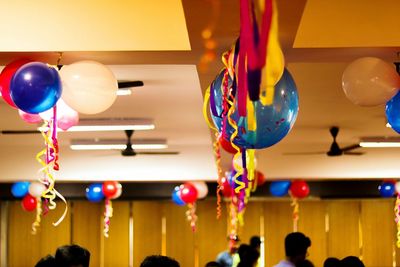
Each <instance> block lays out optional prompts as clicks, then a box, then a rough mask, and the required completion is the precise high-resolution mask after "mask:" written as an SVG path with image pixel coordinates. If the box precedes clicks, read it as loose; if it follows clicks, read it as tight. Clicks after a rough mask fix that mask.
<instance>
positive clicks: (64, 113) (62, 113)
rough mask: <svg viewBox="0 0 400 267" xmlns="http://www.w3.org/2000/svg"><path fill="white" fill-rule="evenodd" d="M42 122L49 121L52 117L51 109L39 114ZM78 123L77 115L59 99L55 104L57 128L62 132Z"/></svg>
mask: <svg viewBox="0 0 400 267" xmlns="http://www.w3.org/2000/svg"><path fill="white" fill-rule="evenodd" d="M39 115H40V117H42V119H43V120H46V121H49V120H51V119H52V118H53V116H54V111H53V109H49V110H47V111H45V112H42V113H40V114H39ZM78 123H79V114H78V112H76V111H75V110H73V109H72V108H70V107H69V106H68V105H67V104H65V102H64V101H63V100H62V99H60V100H58V102H57V127H58V128H60V129H61V130H63V131H67V130H68V129H69V128H71V127H72V126H75V125H77V124H78Z"/></svg>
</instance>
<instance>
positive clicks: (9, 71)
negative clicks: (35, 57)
mask: <svg viewBox="0 0 400 267" xmlns="http://www.w3.org/2000/svg"><path fill="white" fill-rule="evenodd" d="M29 62H31V60H28V59H19V60H16V61H13V62H11V63H10V64H8V65H7V66H6V67H5V68H4V69H3V71H2V72H1V73H0V92H1V97H2V98H3V99H4V101H6V102H7V104H9V105H10V106H11V107H13V108H16V106H15V104H14V101H13V100H12V99H11V96H10V82H11V79H12V77H13V75H14V74H15V72H17V70H18V69H19V68H20V67H22V66H23V65H25V64H26V63H29Z"/></svg>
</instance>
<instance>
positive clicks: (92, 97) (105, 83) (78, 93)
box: [60, 61, 118, 114]
mask: <svg viewBox="0 0 400 267" xmlns="http://www.w3.org/2000/svg"><path fill="white" fill-rule="evenodd" d="M60 75H61V78H62V81H63V88H64V92H63V99H64V101H65V103H67V105H68V106H70V107H71V108H73V109H74V110H76V111H77V112H79V113H84V114H96V113H100V112H103V111H105V110H106V109H108V108H109V107H111V105H112V104H113V103H114V101H115V100H116V98H117V90H118V83H117V80H116V78H115V76H114V74H113V73H112V72H111V70H110V69H109V68H108V67H106V66H105V65H103V64H100V63H98V62H95V61H79V62H75V63H73V64H71V65H68V66H63V67H62V69H61V70H60Z"/></svg>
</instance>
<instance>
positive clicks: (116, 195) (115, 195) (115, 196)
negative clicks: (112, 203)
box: [110, 182, 122, 199]
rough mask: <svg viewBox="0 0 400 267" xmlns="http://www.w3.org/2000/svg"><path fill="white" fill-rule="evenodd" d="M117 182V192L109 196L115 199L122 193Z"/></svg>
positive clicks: (120, 186)
mask: <svg viewBox="0 0 400 267" xmlns="http://www.w3.org/2000/svg"><path fill="white" fill-rule="evenodd" d="M116 183H117V192H116V193H115V194H114V195H113V196H111V197H110V199H116V198H119V197H120V196H121V195H122V185H121V184H120V183H118V182H116Z"/></svg>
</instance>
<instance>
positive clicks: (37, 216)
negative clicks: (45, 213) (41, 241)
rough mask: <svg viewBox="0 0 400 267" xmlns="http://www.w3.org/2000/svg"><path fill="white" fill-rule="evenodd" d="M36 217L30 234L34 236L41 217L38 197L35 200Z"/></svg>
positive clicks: (40, 204) (40, 201)
mask: <svg viewBox="0 0 400 267" xmlns="http://www.w3.org/2000/svg"><path fill="white" fill-rule="evenodd" d="M36 200H37V203H36V217H35V221H34V222H33V223H32V234H33V235H36V233H37V228H39V227H40V222H41V217H42V199H41V198H40V197H38V198H36Z"/></svg>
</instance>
